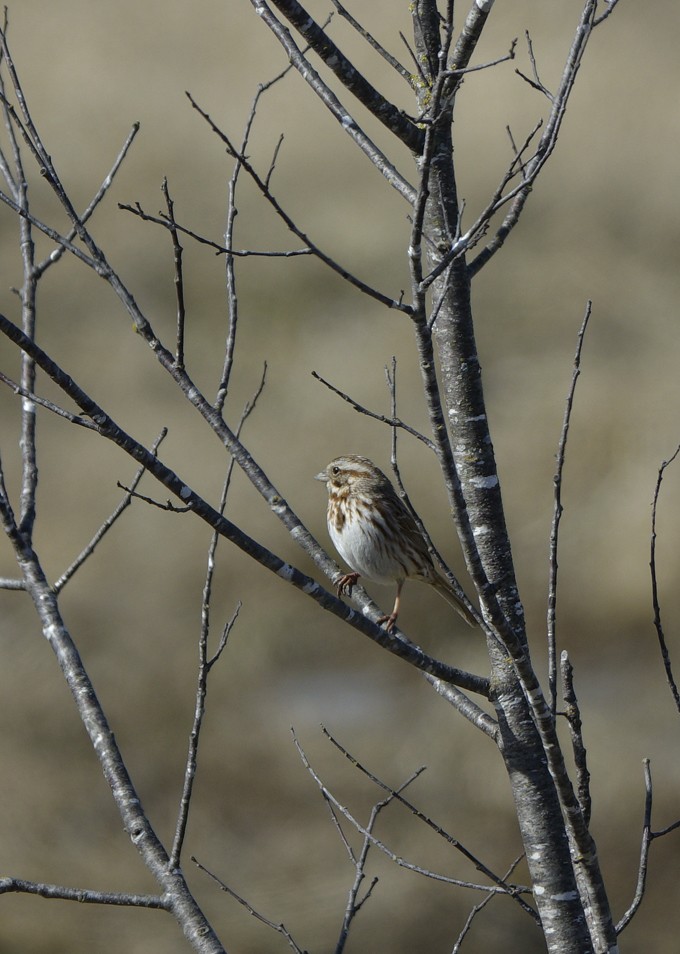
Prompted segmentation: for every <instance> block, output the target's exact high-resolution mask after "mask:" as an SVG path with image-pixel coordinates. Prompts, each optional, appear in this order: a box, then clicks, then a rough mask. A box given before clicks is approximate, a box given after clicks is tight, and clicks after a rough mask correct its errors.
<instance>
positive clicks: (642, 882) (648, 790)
mask: <svg viewBox="0 0 680 954" xmlns="http://www.w3.org/2000/svg"><path fill="white" fill-rule="evenodd" d="M642 765H643V771H644V776H645V813H644V818H643V821H642V840H641V844H640V864H639V866H638V878H637V885H636V887H635V895H634V897H633V900H632V902H631V904H630V907H629V908H628V910H627V911H626V913H625V914H624V915H623V917H622V918H621V920H620V921H619V923H618V924H617V925H616V933H617V934H620V933H621V931H623V930H624V929H625V928H627V927H628V925H629V924H630V922H631V921H632V920H633V918H634V917H635V915H636V914H637V910H638V908H639V907H640V904H641V903H642V899H643V897H644V894H645V887H646V884H647V865H648V863H649V849H650V848H651V845H652V841H653V839H654V837H655V836H654V834H653V832H652V801H653V791H652V770H651V766H650V762H649V759H643V761H642Z"/></svg>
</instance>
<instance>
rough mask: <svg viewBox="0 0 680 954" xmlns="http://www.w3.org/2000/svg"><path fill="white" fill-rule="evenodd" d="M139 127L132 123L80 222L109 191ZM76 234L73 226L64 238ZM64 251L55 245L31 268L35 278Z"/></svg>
mask: <svg viewBox="0 0 680 954" xmlns="http://www.w3.org/2000/svg"><path fill="white" fill-rule="evenodd" d="M139 128H140V126H139V123H133V124H132V129H131V130H130V132H129V133H128V136H127V139H126V140H125V142H124V143H123V146H122V148H121V150H120V152H119V153H118V155H117V156H116V159H115V161H114V163H113V166H112V167H111V169H110V171H109V172H108V174H107V175H106V177H105V178H104V180H103V181H102V184H101V185H100V186H99V189H98V190H97V192H96V194H95V195H94V197H93V199H92V201H91V202H90V204H89V205H88V207H87V208H86V209H85V211H84V212H83V214H82V215H81V216H80V221H81V222H87V220H88V219H89V218H90V217H91V216H92V214H93V213H94V211H95V209H96V208H97V206H98V205H99V204H100V202H101V201H102V199H103V198H104V197H105V195H106V193H107V192H108V191H109V189H110V188H111V186H112V185H113V180H114V178H115V177H116V173H117V172H118V170H119V169H120V167H121V165H122V164H123V160H124V159H125V157H126V156H127V154H128V151H129V149H130V147H131V146H132V143H133V142H134V139H135V136H136V135H137V133H138V132H139ZM76 234H77V232H76V230H75V228H73V229H71V231H70V232H69V233H68V234H67V235H66V238H67V239H68V241H69V242H72V241H73V239H74V238H75V237H76ZM65 251H66V246H64V245H62V244H58V245H57V247H56V248H55V249H54V250H53V251H52V252H50V254H49V255H48V256H47V257H46V258H45V259H44V260H43V261H42V262H40V264H38V265H36V266H35V268H34V270H33V274H34V275H35V276H36V278H39V277H40V276H41V275H42V273H43V272H45V271H46V270H47V269H48V268H49V267H50V266H51V265H54V263H55V262H58V261H59V259H60V258H61V257H62V255H63V254H64V252H65Z"/></svg>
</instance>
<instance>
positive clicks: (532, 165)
mask: <svg viewBox="0 0 680 954" xmlns="http://www.w3.org/2000/svg"><path fill="white" fill-rule="evenodd" d="M596 10H597V0H586V2H585V5H584V7H583V11H582V13H581V18H580V21H579V24H578V27H577V29H576V34H575V36H574V40H573V43H572V46H571V49H570V51H569V55H568V56H567V60H566V63H565V67H564V71H563V73H562V79H561V81H560V86H559V89H558V91H557V93H556V94H555V96H554V98H553V100H552V109H551V110H550V115H549V116H548V120H547V122H546V124H545V129H544V132H543V135H542V136H541V140H540V142H539V144H538V148H537V149H536V152H535V154H534V156H533V157H532V158H531V159H530V160H529V162H528V163H527V164H526V167H525V168H524V175H523V181H522V182H521V183H520V184H519V185H517V186H515V187H514V188H512V189H510V190H509V191H508V192H506V193H504V194H503V195H502V196H500V197H498V198H496V200H495V201H494V203H493V204H492V205H490V206H487V208H486V209H485V210H484V211H483V212H482V213H481V215H480V216H479V217H478V219H477V222H476V223H475V224H474V225H473V226H472V227H471V228H470V229H469V230H468V231H467V232H466V235H465V241H466V247H471V245H473V244H475V242H476V241H478V240H479V238H480V237H481V234H482V233H483V231H484V230H485V229H486V228H487V227H488V224H489V222H490V220H491V218H492V217H493V215H494V214H495V213H496V212H497V211H499V210H500V209H501V208H502V207H503V206H505V205H506V204H508V203H512V204H511V207H510V210H509V211H508V212H507V214H506V216H505V218H504V220H503V222H502V223H501V225H500V226H499V228H498V229H497V231H496V233H495V235H494V237H493V239H492V240H491V241H490V242H489V243H488V245H487V246H486V248H484V249H483V250H482V251H481V252H479V254H478V255H477V256H476V258H475V259H473V261H472V262H470V264H469V265H468V271H469V274H470V277H473V276H474V275H476V274H477V272H478V271H479V270H480V269H481V268H482V267H483V266H484V265H486V263H487V262H488V261H489V259H490V258H491V257H492V256H493V255H494V254H495V253H496V252H497V251H498V250H499V249H500V248H501V247H502V245H503V243H504V242H505V240H506V238H507V237H508V235H509V234H510V232H511V231H512V229H513V228H514V227H515V225H516V224H517V222H518V221H519V217H520V215H521V213H522V211H523V209H524V206H525V204H526V201H527V199H528V198H529V195H530V192H531V188H532V186H533V183H534V182H535V181H536V178H537V176H538V175H539V173H540V171H541V169H542V168H543V166H544V165H545V163H546V162H547V161H548V159H549V158H550V156H551V155H552V152H553V149H554V148H555V145H556V144H557V137H558V135H559V132H560V129H561V127H562V120H563V119H564V116H565V113H566V108H567V103H568V101H569V97H570V96H571V91H572V89H573V86H574V83H575V81H576V74H577V73H578V71H579V68H580V66H581V61H582V59H583V55H584V53H585V50H586V47H587V45H588V41H589V40H590V37H591V35H592V31H593V29H594V27H595V26H597V25H598V24H599V23H600V22H601V21H602V19H604V16H607V15H608V13H607V14H605V15H604V16H602V17H600V18H599V19H598V18H596ZM610 12H611V9H610V11H609V13H610ZM541 91H543V90H541ZM503 188H505V186H503Z"/></svg>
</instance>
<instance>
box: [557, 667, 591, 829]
mask: <svg viewBox="0 0 680 954" xmlns="http://www.w3.org/2000/svg"><path fill="white" fill-rule="evenodd" d="M560 663H561V671H562V683H563V685H564V706H565V712H564V715H565V717H566V720H567V723H568V725H569V733H570V735H571V747H572V750H573V752H574V765H575V766H576V777H577V795H578V801H579V805H580V806H581V811H582V812H583V818H584V821H585V823H586V825H589V824H590V814H591V811H592V801H591V797H590V772H589V771H588V759H587V754H586V747H585V743H584V741H583V725H582V723H581V710H580V708H579V704H578V699H577V698H576V692H575V690H574V667H573V666H572V665H571V662H570V661H569V655H568V654H567V653H566V652H563V653H562V656H561V657H560Z"/></svg>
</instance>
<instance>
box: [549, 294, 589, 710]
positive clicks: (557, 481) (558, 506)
mask: <svg viewBox="0 0 680 954" xmlns="http://www.w3.org/2000/svg"><path fill="white" fill-rule="evenodd" d="M591 310H592V302H590V301H589V302H588V303H587V305H586V313H585V316H584V318H583V321H582V323H581V327H580V328H579V332H578V342H577V345H576V353H575V355H574V371H573V374H572V377H571V385H570V387H569V392H568V394H567V400H566V405H565V409H564V420H563V422H562V430H561V432H560V440H559V444H558V445H557V470H556V471H555V476H554V477H553V484H554V487H555V493H554V501H555V503H554V509H553V519H552V526H551V528H550V557H549V567H550V569H549V575H548V625H547V633H548V693H549V698H550V708H551V710H552V713H553V715H554V714H555V712H556V710H557V639H556V612H557V550H558V541H559V533H560V521H561V520H562V512H563V510H564V508H563V506H562V474H563V471H564V460H565V454H566V450H567V437H568V436H569V425H570V422H571V410H572V407H573V406H574V394H575V392H576V382H577V381H578V379H579V375H580V374H581V351H582V349H583V338H584V336H585V333H586V328H587V327H588V322H589V320H590V314H591Z"/></svg>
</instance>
